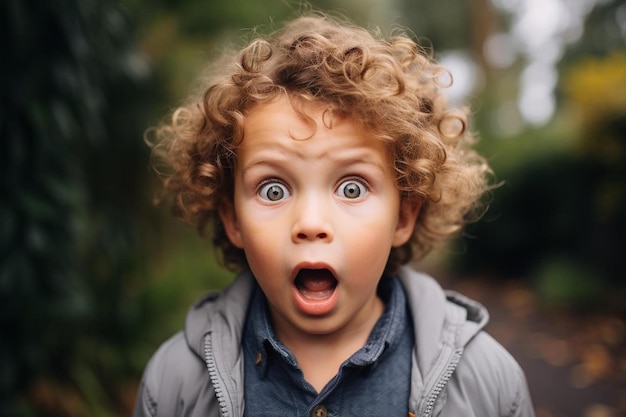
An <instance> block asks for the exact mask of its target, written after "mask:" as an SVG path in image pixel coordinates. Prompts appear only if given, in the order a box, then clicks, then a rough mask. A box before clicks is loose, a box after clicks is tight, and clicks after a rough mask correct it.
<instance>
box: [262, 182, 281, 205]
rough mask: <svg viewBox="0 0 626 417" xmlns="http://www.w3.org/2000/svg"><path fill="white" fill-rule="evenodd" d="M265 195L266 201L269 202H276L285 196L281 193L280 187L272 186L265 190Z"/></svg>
mask: <svg viewBox="0 0 626 417" xmlns="http://www.w3.org/2000/svg"><path fill="white" fill-rule="evenodd" d="M265 195H266V196H267V199H268V200H270V201H278V200H280V199H282V198H283V197H284V196H285V192H284V191H283V189H282V187H280V186H278V185H272V186H271V187H269V188H268V189H267V192H266V194H265Z"/></svg>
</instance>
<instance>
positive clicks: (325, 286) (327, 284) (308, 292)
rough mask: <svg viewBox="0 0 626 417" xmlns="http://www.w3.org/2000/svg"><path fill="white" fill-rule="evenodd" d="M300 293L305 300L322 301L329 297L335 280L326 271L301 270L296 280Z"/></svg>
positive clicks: (335, 282)
mask: <svg viewBox="0 0 626 417" xmlns="http://www.w3.org/2000/svg"><path fill="white" fill-rule="evenodd" d="M296 283H297V286H298V289H299V290H300V293H301V294H302V295H303V296H305V297H306V298H311V299H324V298H327V297H330V296H331V295H332V293H333V291H334V289H335V286H336V285H337V280H336V279H335V277H334V276H333V275H332V274H331V273H330V271H328V270H326V269H303V270H302V271H300V273H299V274H298V279H297V280H296Z"/></svg>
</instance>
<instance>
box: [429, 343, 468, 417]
mask: <svg viewBox="0 0 626 417" xmlns="http://www.w3.org/2000/svg"><path fill="white" fill-rule="evenodd" d="M462 354H463V348H459V349H457V350H455V351H454V354H453V355H452V358H451V359H450V362H448V365H446V369H445V370H444V371H443V374H441V376H440V377H439V380H438V381H437V384H436V385H435V386H434V388H433V389H432V391H431V392H430V394H428V399H427V400H426V403H425V404H424V408H423V410H424V412H423V413H421V414H420V415H421V416H422V417H431V416H432V414H433V411H434V410H435V403H436V402H437V399H438V398H439V395H440V394H441V392H442V391H443V389H444V388H445V386H446V385H447V384H448V381H449V380H450V378H452V374H454V371H455V370H456V367H457V366H458V364H459V361H460V360H461V355H462Z"/></svg>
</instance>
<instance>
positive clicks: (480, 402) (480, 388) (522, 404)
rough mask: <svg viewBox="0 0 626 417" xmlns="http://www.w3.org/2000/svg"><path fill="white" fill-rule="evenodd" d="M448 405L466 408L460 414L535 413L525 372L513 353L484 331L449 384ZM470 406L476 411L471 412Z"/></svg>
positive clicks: (469, 348) (467, 348)
mask: <svg viewBox="0 0 626 417" xmlns="http://www.w3.org/2000/svg"><path fill="white" fill-rule="evenodd" d="M467 403H469V404H467ZM446 405H447V406H448V407H449V408H455V407H459V408H461V410H459V412H461V411H462V410H463V409H464V410H465V412H464V414H458V415H475V416H496V415H497V416H507V417H508V416H511V417H513V416H524V417H526V416H533V415H534V412H533V410H532V403H531V400H530V395H529V393H528V386H527V383H526V377H525V375H524V372H523V371H522V369H521V367H520V366H519V364H518V363H517V361H516V360H515V359H514V358H513V357H512V356H511V354H510V353H509V352H508V351H507V350H506V349H505V348H504V347H503V346H502V345H500V343H498V342H497V341H496V340H494V339H493V338H492V337H491V336H490V335H488V334H487V333H486V332H484V331H481V332H479V333H477V334H476V336H475V337H474V338H473V339H472V340H471V341H470V342H469V343H468V344H467V345H466V346H465V350H464V353H463V357H462V359H461V361H460V362H459V364H458V366H457V369H456V371H455V375H454V377H453V378H452V379H451V380H450V382H449V384H448V401H447V404H446ZM468 406H469V409H471V410H473V414H468ZM449 415H457V414H455V413H454V412H451V413H450V414H449Z"/></svg>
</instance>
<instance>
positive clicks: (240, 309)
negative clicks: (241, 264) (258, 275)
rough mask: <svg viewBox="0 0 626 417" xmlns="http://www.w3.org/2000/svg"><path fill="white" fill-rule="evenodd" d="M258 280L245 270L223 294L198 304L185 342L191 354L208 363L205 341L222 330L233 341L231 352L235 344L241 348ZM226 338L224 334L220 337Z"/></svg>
mask: <svg viewBox="0 0 626 417" xmlns="http://www.w3.org/2000/svg"><path fill="white" fill-rule="evenodd" d="M254 283H255V280H254V277H253V276H252V274H251V273H250V272H249V271H248V270H245V271H243V272H242V273H240V274H239V275H238V276H237V278H236V279H235V280H234V281H233V282H232V283H231V284H230V285H229V286H228V287H226V288H225V289H224V290H223V291H217V292H213V293H210V294H208V295H206V296H205V297H203V298H201V299H200V300H199V301H197V302H196V303H195V304H194V305H193V306H192V307H191V309H189V312H188V313H187V318H186V319H185V339H186V340H187V345H189V347H190V348H191V350H192V351H193V352H194V353H195V354H197V355H198V356H199V357H200V358H201V359H202V360H203V361H204V338H205V336H206V335H207V334H208V333H210V332H211V331H213V330H214V328H215V326H219V329H220V332H222V331H224V332H225V336H224V337H223V339H225V340H229V341H230V343H228V344H226V343H225V346H229V348H228V349H229V350H232V346H233V345H232V342H233V341H235V342H236V343H237V344H236V346H241V337H242V333H243V327H244V324H245V321H246V314H247V312H248V304H249V302H250V298H251V296H252V290H253V289H254ZM220 334H222V333H220Z"/></svg>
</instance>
